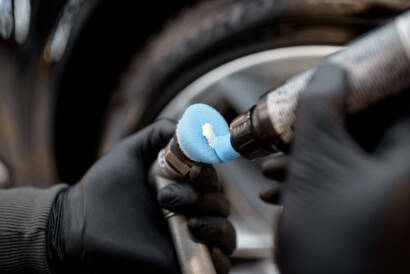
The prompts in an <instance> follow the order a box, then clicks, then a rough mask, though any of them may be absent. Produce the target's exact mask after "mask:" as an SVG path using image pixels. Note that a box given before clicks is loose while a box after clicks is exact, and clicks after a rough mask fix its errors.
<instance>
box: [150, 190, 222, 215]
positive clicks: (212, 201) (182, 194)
mask: <svg viewBox="0 0 410 274" xmlns="http://www.w3.org/2000/svg"><path fill="white" fill-rule="evenodd" d="M157 197H158V202H159V204H160V206H161V207H162V208H165V209H168V210H170V211H172V212H176V213H181V214H185V215H194V216H198V215H212V216H225V217H226V216H228V215H229V213H230V205H229V202H228V200H227V199H226V198H225V197H224V196H223V195H222V194H221V193H207V192H205V193H202V192H199V191H197V190H196V189H195V188H194V187H193V186H191V185H190V184H172V185H168V186H166V187H164V188H163V189H161V190H160V191H159V192H158V196H157Z"/></svg>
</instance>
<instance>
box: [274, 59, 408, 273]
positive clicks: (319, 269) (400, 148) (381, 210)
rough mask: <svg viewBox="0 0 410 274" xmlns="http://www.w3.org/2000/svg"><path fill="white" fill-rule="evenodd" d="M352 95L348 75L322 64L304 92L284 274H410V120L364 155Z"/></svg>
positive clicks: (282, 251)
mask: <svg viewBox="0 0 410 274" xmlns="http://www.w3.org/2000/svg"><path fill="white" fill-rule="evenodd" d="M347 90H348V86H347V75H346V73H345V72H344V71H343V70H342V69H341V68H339V67H336V66H334V65H323V66H321V67H320V68H319V69H318V71H317V73H316V74H315V75H314V77H313V79H312V81H311V83H310V84H309V86H308V88H307V90H306V91H305V92H304V93H303V94H302V95H301V98H300V101H299V107H298V112H297V121H296V124H295V139H294V143H293V147H292V150H291V154H290V158H289V164H288V168H287V169H288V171H287V176H286V177H287V178H286V180H287V184H286V187H285V189H284V191H283V193H282V198H281V203H282V204H283V213H282V216H281V218H280V220H279V227H278V235H277V244H278V246H277V255H276V259H277V262H278V265H279V268H280V270H281V273H283V274H287V273H291V274H302V273H303V274H321V273H324V274H329V273H332V274H338V273H340V274H346V273H349V274H355V273H361V274H362V273H372V274H373V273H409V272H410V233H409V232H410V218H409V211H410V199H409V196H410V116H409V115H405V116H403V117H402V119H401V121H400V122H398V123H396V124H394V125H393V126H391V127H390V128H388V129H386V131H385V135H384V136H383V137H382V139H381V140H380V141H379V142H378V144H377V145H376V147H375V149H374V150H373V151H372V152H369V151H366V150H364V149H363V148H362V147H361V146H360V145H359V144H358V143H357V142H356V141H354V139H353V138H352V137H351V135H350V134H349V133H348V131H347V129H346V120H345V93H346V92H347ZM362 130H366V129H365V128H364V129H362Z"/></svg>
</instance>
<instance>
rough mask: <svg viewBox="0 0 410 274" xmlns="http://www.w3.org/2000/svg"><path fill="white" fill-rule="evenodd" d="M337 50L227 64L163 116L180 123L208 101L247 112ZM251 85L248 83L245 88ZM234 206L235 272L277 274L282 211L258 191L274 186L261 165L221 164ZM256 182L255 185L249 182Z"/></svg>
mask: <svg viewBox="0 0 410 274" xmlns="http://www.w3.org/2000/svg"><path fill="white" fill-rule="evenodd" d="M339 49H341V47H336V46H314V45H312V46H298V47H288V48H280V49H273V50H268V51H264V52H259V53H255V54H252V55H248V56H245V57H242V58H239V59H236V60H233V61H231V62H229V63H227V64H224V65H222V66H220V67H217V68H216V69H214V70H212V71H210V72H209V73H207V74H205V75H203V76H202V77H200V78H198V79H197V80H196V81H194V82H193V83H192V84H190V85H189V86H188V87H187V88H185V89H184V90H182V91H181V92H180V93H179V95H178V96H176V97H175V98H174V99H173V100H172V101H171V102H170V103H169V104H168V105H167V107H166V108H165V109H164V111H163V112H162V113H161V115H160V116H161V117H168V118H172V119H178V118H179V117H180V116H181V115H182V112H183V111H184V110H185V109H186V107H188V106H189V105H191V104H193V103H198V102H203V103H207V104H210V105H212V106H214V107H216V108H217V109H218V110H220V111H221V112H222V114H227V113H229V112H231V111H234V112H235V113H241V112H243V111H244V110H246V109H247V108H249V107H250V106H251V105H253V104H255V103H256V101H257V99H258V98H259V96H260V95H261V94H263V93H264V92H266V91H267V90H268V89H269V88H272V87H274V86H277V85H279V84H280V83H282V82H283V81H285V80H286V79H288V78H290V77H291V76H293V75H295V74H297V73H299V72H301V71H304V70H306V69H308V68H310V67H312V66H314V65H315V64H317V63H318V62H319V61H320V60H321V59H322V58H323V57H324V56H327V55H329V54H332V53H334V52H336V51H338V50H339ZM244 83H246V84H244ZM215 167H216V169H217V171H218V175H219V177H220V179H221V180H222V182H223V184H224V188H225V192H226V193H227V196H228V198H229V200H230V202H231V205H232V215H231V217H230V220H231V221H232V223H233V224H234V227H235V229H236V231H237V250H236V252H235V253H234V257H236V258H242V259H246V262H243V261H241V262H240V263H238V261H235V262H234V263H233V268H232V273H276V268H275V267H274V265H273V264H272V259H271V258H272V249H273V242H274V241H273V238H272V235H273V233H272V230H273V227H274V225H275V222H276V216H277V214H278V213H279V211H280V209H279V208H278V207H272V206H269V205H266V204H264V203H263V202H262V201H260V199H259V197H258V192H259V191H262V190H264V189H266V187H267V186H269V185H270V184H272V182H271V181H269V180H268V179H266V178H264V177H263V176H262V175H261V172H260V169H259V165H258V163H257V162H256V163H255V162H254V163H252V162H249V161H246V160H243V159H237V160H235V161H233V162H231V163H224V164H221V165H216V166H215ZM249 182H252V184H249Z"/></svg>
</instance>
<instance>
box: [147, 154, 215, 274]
mask: <svg viewBox="0 0 410 274" xmlns="http://www.w3.org/2000/svg"><path fill="white" fill-rule="evenodd" d="M163 154H164V153H163V152H161V153H160V155H159V156H158V159H157V160H156V161H155V163H154V164H153V166H152V168H151V180H153V183H154V184H155V188H156V189H157V191H159V190H160V189H162V188H163V187H166V186H167V185H170V184H175V183H177V182H176V181H175V179H174V180H173V179H170V178H168V174H169V173H168V170H167V168H168V167H167V166H164V165H161V164H160V162H162V161H163V159H162V160H161V157H163ZM163 212H164V217H165V218H166V219H167V221H168V225H169V229H170V232H171V236H172V240H173V242H174V247H175V250H176V253H177V256H178V261H179V266H180V268H181V271H182V273H183V274H216V271H215V267H214V265H213V263H212V259H211V256H210V254H209V250H208V248H207V247H206V246H205V245H204V244H202V243H200V242H198V241H197V240H196V239H195V238H194V237H193V236H192V235H191V233H190V232H189V230H188V225H187V218H186V217H185V216H183V215H180V214H175V213H173V212H170V211H168V210H165V209H163Z"/></svg>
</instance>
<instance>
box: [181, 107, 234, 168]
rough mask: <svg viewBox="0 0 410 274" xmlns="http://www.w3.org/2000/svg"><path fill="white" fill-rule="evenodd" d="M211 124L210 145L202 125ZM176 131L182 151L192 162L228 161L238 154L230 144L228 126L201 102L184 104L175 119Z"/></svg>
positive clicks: (214, 162) (216, 113)
mask: <svg viewBox="0 0 410 274" xmlns="http://www.w3.org/2000/svg"><path fill="white" fill-rule="evenodd" d="M205 124H209V125H211V127H212V130H213V134H214V135H215V136H214V137H215V139H214V142H213V147H212V146H211V145H210V143H209V140H208V139H207V138H206V137H205V136H204V135H203V126H204V125H205ZM176 135H177V138H178V143H179V146H180V147H181V150H182V151H183V152H184V153H185V155H186V156H187V157H188V158H190V159H191V160H194V161H196V162H201V163H207V164H216V163H221V162H228V161H232V160H233V159H235V158H236V157H238V156H239V154H238V152H236V151H235V149H234V148H233V147H232V144H231V138H230V132H229V126H228V124H227V122H226V121H225V119H224V118H223V117H222V115H221V114H220V113H219V112H218V111H216V110H215V109H213V108H212V107H210V106H208V105H205V104H195V105H191V106H190V107H188V108H187V109H186V110H185V112H184V114H183V115H182V118H181V120H180V121H179V123H178V126H177V130H176Z"/></svg>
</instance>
